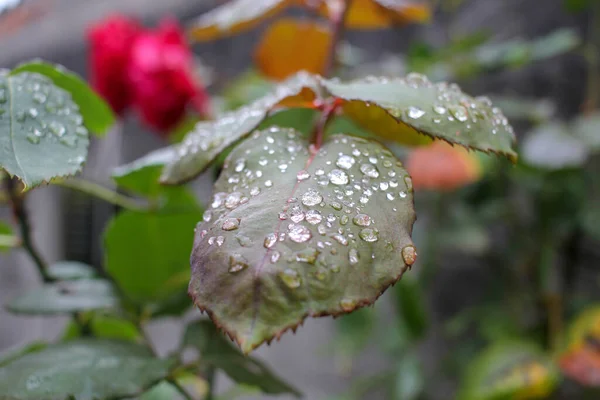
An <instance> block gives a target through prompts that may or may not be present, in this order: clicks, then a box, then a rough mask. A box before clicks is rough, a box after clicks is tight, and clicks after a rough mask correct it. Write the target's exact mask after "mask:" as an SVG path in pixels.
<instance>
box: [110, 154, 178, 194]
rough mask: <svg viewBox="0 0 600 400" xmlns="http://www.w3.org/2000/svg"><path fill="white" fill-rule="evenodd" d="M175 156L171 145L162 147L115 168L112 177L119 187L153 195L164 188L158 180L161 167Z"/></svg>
mask: <svg viewBox="0 0 600 400" xmlns="http://www.w3.org/2000/svg"><path fill="white" fill-rule="evenodd" d="M175 158H176V152H175V148H174V147H173V146H169V147H164V148H162V149H158V150H155V151H153V152H151V153H148V154H146V155H145V156H144V157H142V158H139V159H137V160H135V161H133V162H131V163H129V164H125V165H121V166H119V167H117V168H115V169H114V170H113V174H112V178H113V179H114V181H115V182H116V183H117V185H119V186H120V187H121V188H124V189H127V190H131V191H133V192H135V193H138V194H141V195H144V196H148V197H155V196H156V195H157V194H158V193H159V192H160V191H161V190H164V187H161V186H160V185H159V182H158V179H159V177H160V171H161V169H162V167H163V166H164V165H166V164H167V163H169V162H171V161H173V160H174V159H175ZM157 171H158V172H157Z"/></svg>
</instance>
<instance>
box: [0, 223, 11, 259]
mask: <svg viewBox="0 0 600 400" xmlns="http://www.w3.org/2000/svg"><path fill="white" fill-rule="evenodd" d="M11 235H12V228H11V226H10V225H8V224H7V223H4V222H2V221H0V237H2V236H5V237H6V238H7V239H8V237H9V236H11ZM11 241H12V239H11V240H8V242H5V244H7V245H8V246H3V245H2V241H1V240H0V252H3V251H6V250H10V249H11V248H12V247H13V246H11V245H10V242H11Z"/></svg>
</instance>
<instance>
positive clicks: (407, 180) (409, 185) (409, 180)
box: [404, 176, 413, 193]
mask: <svg viewBox="0 0 600 400" xmlns="http://www.w3.org/2000/svg"><path fill="white" fill-rule="evenodd" d="M404 183H405V184H406V189H408V192H409V193H410V192H412V191H413V183H412V178H411V177H410V176H405V177H404Z"/></svg>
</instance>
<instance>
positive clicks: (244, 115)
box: [161, 73, 320, 184]
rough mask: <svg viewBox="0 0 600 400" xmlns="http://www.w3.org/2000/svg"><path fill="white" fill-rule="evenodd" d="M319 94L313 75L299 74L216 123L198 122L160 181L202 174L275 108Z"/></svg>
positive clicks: (310, 98) (170, 180)
mask: <svg viewBox="0 0 600 400" xmlns="http://www.w3.org/2000/svg"><path fill="white" fill-rule="evenodd" d="M319 92H320V89H319V86H318V82H317V79H316V77H315V76H313V75H309V74H306V73H299V74H297V75H294V76H292V77H290V78H289V79H287V80H286V81H285V82H282V83H281V84H280V85H278V86H277V87H276V89H275V91H273V92H272V93H270V94H268V95H267V96H265V97H263V98H261V99H258V100H256V101H255V102H253V103H251V104H249V105H247V106H244V107H242V108H240V109H238V110H236V111H231V112H227V113H225V114H223V115H221V116H220V117H219V118H218V119H217V120H215V121H210V122H209V121H207V122H200V123H199V124H198V125H196V128H195V130H194V131H193V132H191V133H189V134H188V135H187V136H186V137H185V139H184V140H183V142H182V143H181V144H179V145H177V146H176V147H175V149H176V152H177V153H176V154H177V157H176V159H175V160H174V161H172V162H170V163H168V164H167V166H166V167H165V169H164V171H163V174H162V176H161V180H162V181H163V182H164V183H169V184H177V183H181V182H183V181H186V180H190V179H192V178H193V177H195V176H196V175H198V174H199V173H201V172H202V171H203V170H204V169H205V168H206V167H207V166H208V165H209V164H210V162H211V161H213V160H214V159H215V158H216V157H217V156H218V155H219V154H220V153H221V152H223V151H224V150H225V149H226V148H227V147H229V146H230V145H232V144H234V143H235V142H237V141H238V140H240V139H241V138H243V137H244V136H246V135H247V134H248V133H250V132H251V131H252V130H253V129H255V128H256V127H257V126H258V124H260V122H261V121H262V120H263V119H265V117H266V116H267V114H268V112H269V110H271V109H272V108H274V107H275V106H277V105H280V104H284V105H287V106H290V105H292V106H293V104H295V103H296V101H295V100H296V99H300V100H302V101H306V102H312V100H314V99H315V98H316V97H318V94H319Z"/></svg>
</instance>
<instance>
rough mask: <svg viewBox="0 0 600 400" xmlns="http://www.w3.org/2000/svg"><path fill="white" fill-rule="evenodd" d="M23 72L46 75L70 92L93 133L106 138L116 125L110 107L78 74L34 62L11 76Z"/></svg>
mask: <svg viewBox="0 0 600 400" xmlns="http://www.w3.org/2000/svg"><path fill="white" fill-rule="evenodd" d="M22 72H30V73H37V74H40V75H44V76H46V77H47V78H49V79H50V80H52V82H53V83H54V84H55V85H56V86H58V87H59V88H61V89H63V90H65V91H67V92H69V93H70V94H71V97H72V98H73V101H74V102H75V104H77V106H78V107H79V112H80V113H81V116H82V117H83V122H84V124H85V125H86V126H87V127H88V129H89V130H90V131H92V132H93V133H95V134H97V135H99V136H104V134H105V133H106V131H108V130H109V129H110V128H111V127H112V126H113V124H114V123H115V116H114V114H113V112H112V110H111V108H110V106H109V105H108V104H107V103H106V102H105V101H104V100H103V99H102V98H101V97H100V96H98V95H97V94H96V92H95V91H94V90H93V89H92V88H91V87H90V86H89V85H88V84H87V83H86V82H85V81H84V80H83V79H82V78H81V77H80V76H79V75H77V74H75V73H74V72H71V71H69V70H67V69H66V68H65V67H63V66H62V65H57V64H50V63H47V62H44V61H41V60H34V61H31V62H28V63H25V64H21V65H19V66H18V67H16V68H15V69H14V70H13V71H12V72H11V75H16V74H20V73H22Z"/></svg>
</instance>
